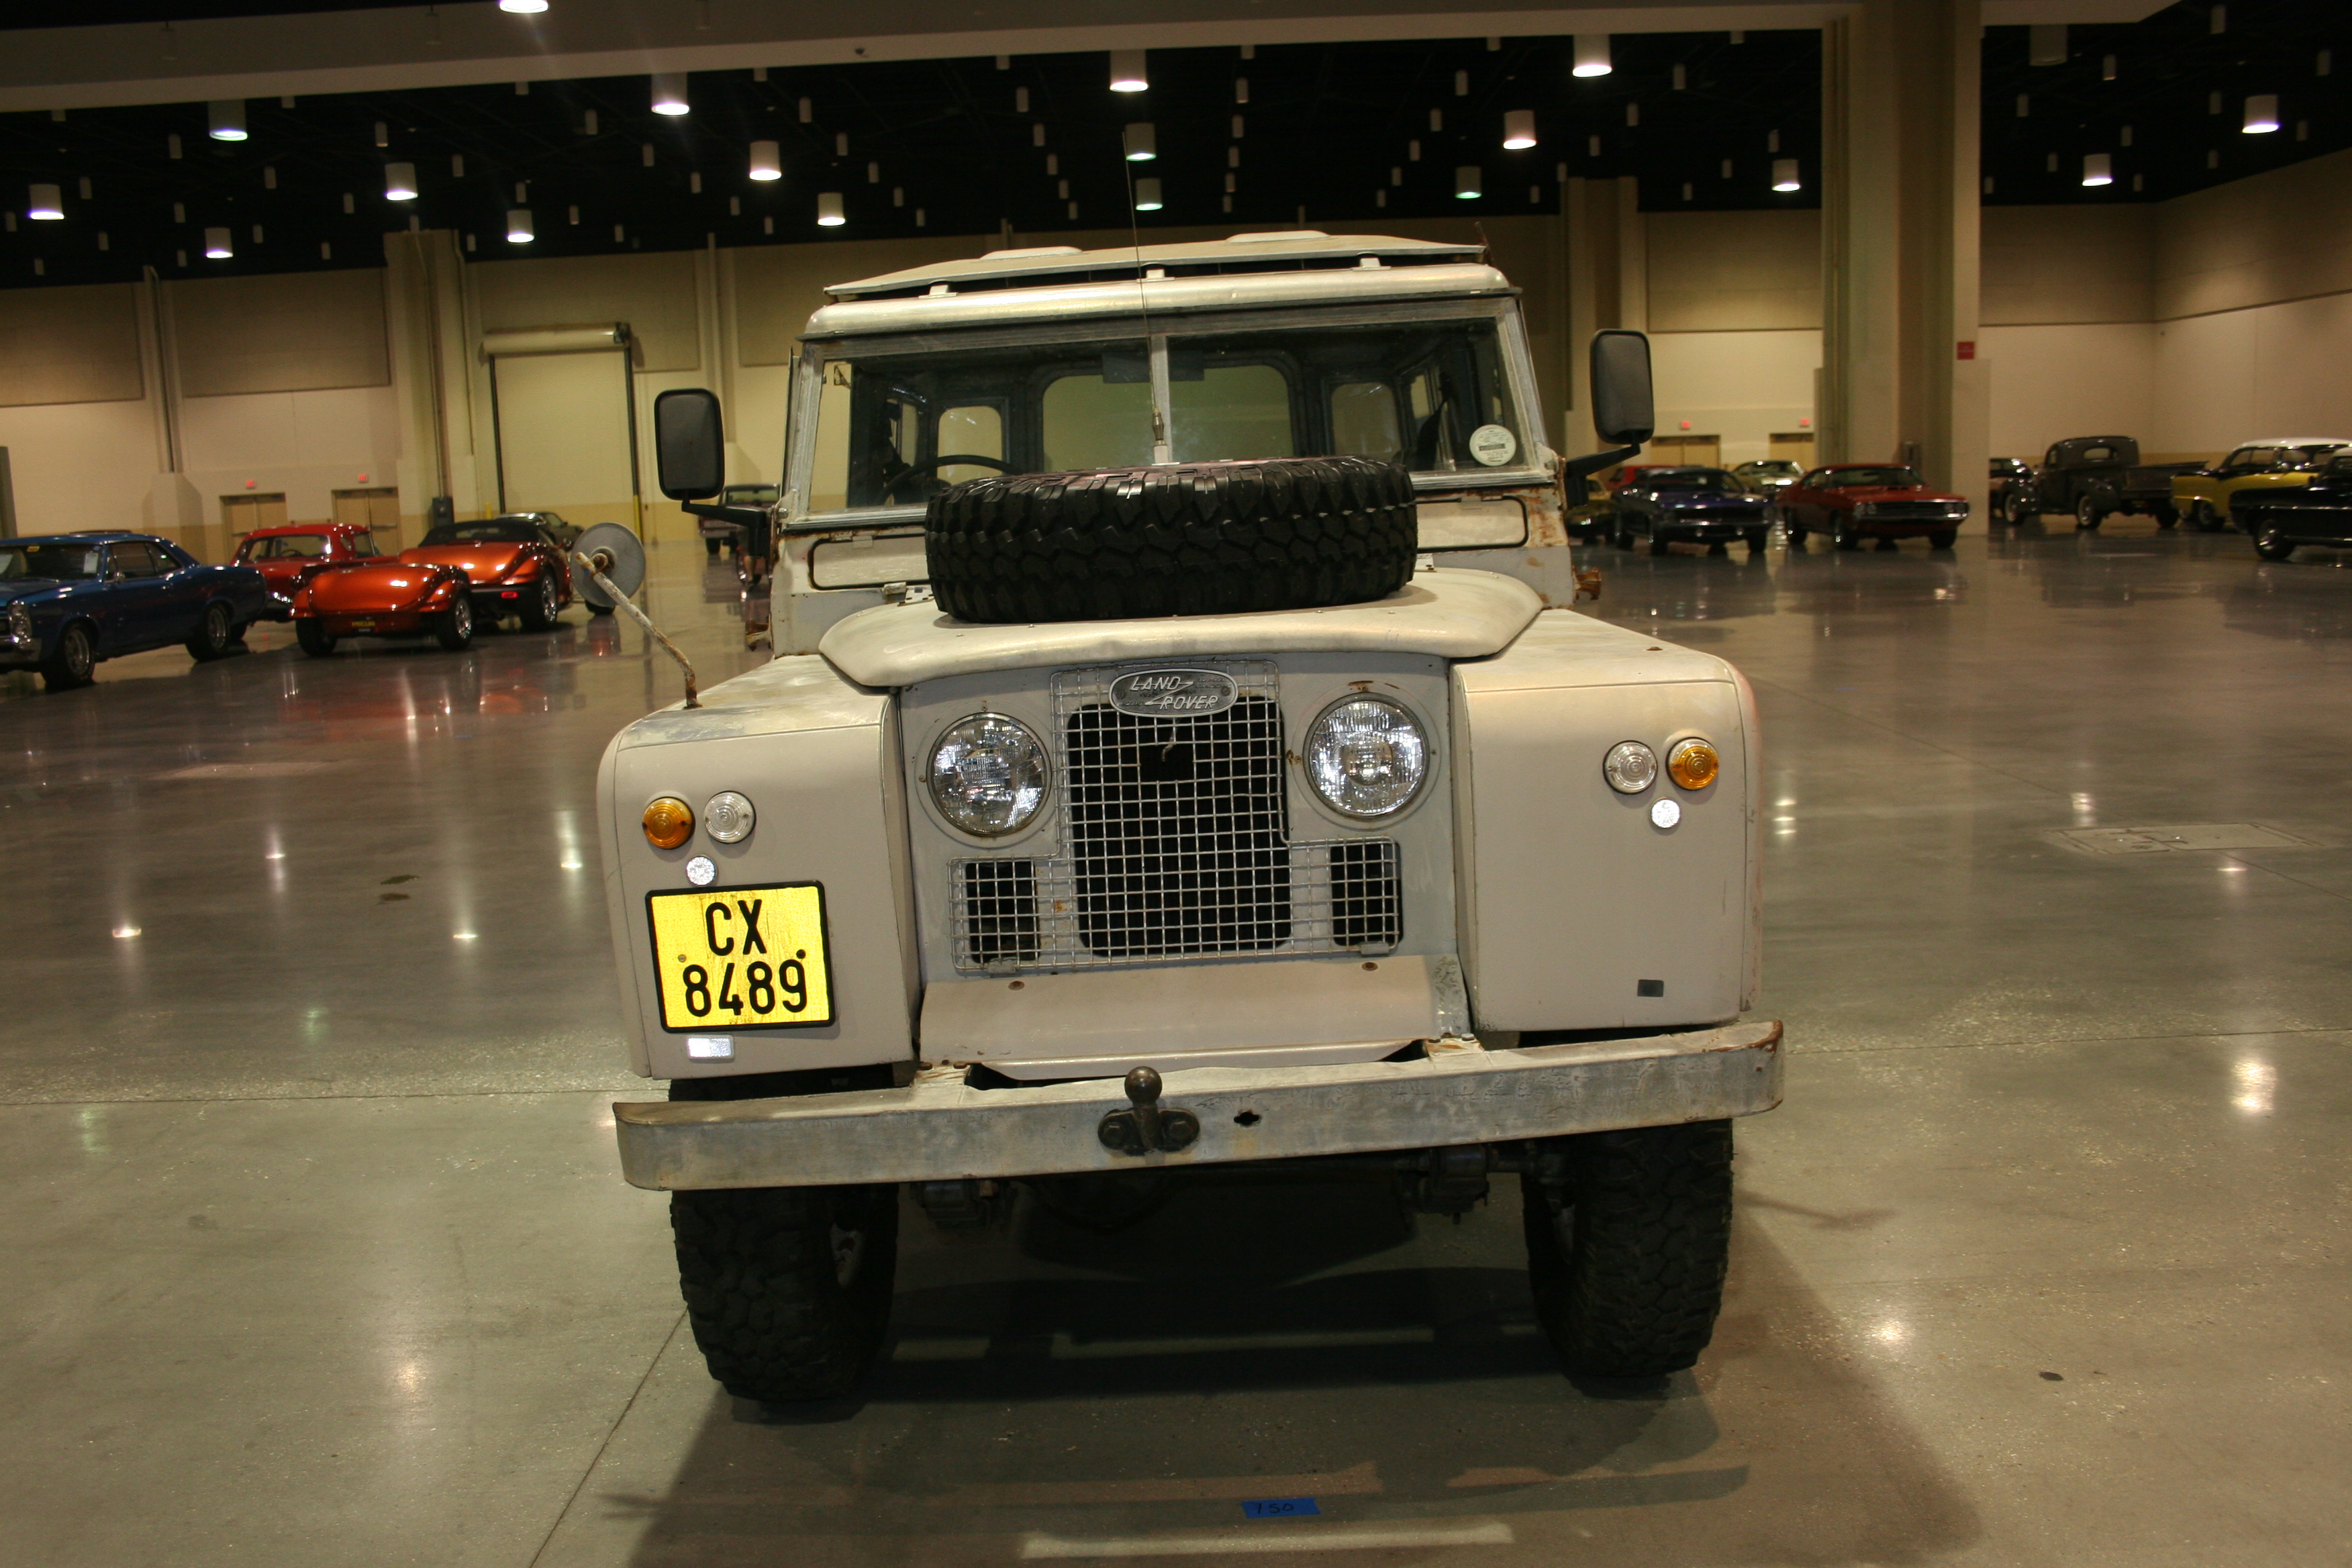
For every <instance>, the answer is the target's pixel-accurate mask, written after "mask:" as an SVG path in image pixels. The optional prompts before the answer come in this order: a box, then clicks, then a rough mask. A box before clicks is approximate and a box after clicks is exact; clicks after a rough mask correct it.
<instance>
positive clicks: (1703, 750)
mask: <svg viewBox="0 0 2352 1568" xmlns="http://www.w3.org/2000/svg"><path fill="white" fill-rule="evenodd" d="M1722 771H1723V759H1722V758H1721V757H1718V756H1717V755H1716V754H1715V747H1714V745H1713V744H1712V743H1711V742H1706V741H1702V740H1700V739H1699V738H1698V737H1697V736H1696V735H1694V736H1692V737H1691V738H1690V739H1689V740H1687V741H1676V742H1675V743H1674V745H1673V746H1672V747H1670V748H1669V749H1668V750H1667V752H1666V773H1667V776H1668V777H1670V778H1672V779H1673V780H1674V781H1675V783H1676V784H1680V785H1682V786H1683V788H1685V789H1705V788H1706V786H1707V785H1709V784H1713V783H1714V782H1715V775H1716V774H1717V773H1721V772H1722Z"/></svg>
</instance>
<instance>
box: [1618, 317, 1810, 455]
mask: <svg viewBox="0 0 2352 1568" xmlns="http://www.w3.org/2000/svg"><path fill="white" fill-rule="evenodd" d="M1650 358H1651V364H1652V366H1653V368H1654V372H1655V374H1656V377H1657V399H1658V433H1659V434H1660V435H1661V436H1717V437H1721V438H1722V442H1723V445H1722V447H1721V452H1722V458H1723V461H1724V462H1726V463H1732V464H1737V463H1746V462H1752V461H1755V460H1757V459H1759V458H1763V457H1765V456H1766V455H1767V453H1768V451H1769V447H1770V442H1769V437H1770V436H1771V435H1772V433H1773V432H1775V431H1782V430H1786V431H1797V430H1806V429H1810V428H1811V423H1810V421H1811V418H1812V415H1813V379H1814V376H1815V374H1816V373H1817V372H1818V371H1819V370H1820V368H1821V363H1822V334H1821V330H1820V329H1819V328H1812V329H1810V330H1800V331H1726V332H1657V333H1654V334H1653V335H1652V337H1651V339H1650ZM1685 422H1687V423H1688V424H1689V426H1690V428H1689V429H1687V430H1685V429H1684V428H1683V426H1684V424H1685Z"/></svg>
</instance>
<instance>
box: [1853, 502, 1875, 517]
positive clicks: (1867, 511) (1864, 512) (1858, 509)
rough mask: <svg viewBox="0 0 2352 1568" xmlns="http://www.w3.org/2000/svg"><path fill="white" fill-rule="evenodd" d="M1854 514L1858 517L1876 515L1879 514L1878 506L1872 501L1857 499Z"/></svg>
mask: <svg viewBox="0 0 2352 1568" xmlns="http://www.w3.org/2000/svg"><path fill="white" fill-rule="evenodd" d="M1853 515H1854V516H1856V517H1876V516H1877V515H1878V508H1877V506H1876V505H1875V504H1874V503H1873V502H1870V501H1866V500H1865V501H1856V502H1854V506H1853Z"/></svg>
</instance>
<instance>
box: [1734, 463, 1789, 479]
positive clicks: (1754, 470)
mask: <svg viewBox="0 0 2352 1568" xmlns="http://www.w3.org/2000/svg"><path fill="white" fill-rule="evenodd" d="M1739 471H1740V472H1741V473H1743V474H1761V475H1764V476H1766V477H1768V478H1769V477H1770V476H1773V475H1776V474H1793V473H1795V472H1796V471H1797V465H1796V464H1794V463H1784V462H1778V461H1775V462H1768V463H1745V464H1742V465H1741V466H1740V469H1739Z"/></svg>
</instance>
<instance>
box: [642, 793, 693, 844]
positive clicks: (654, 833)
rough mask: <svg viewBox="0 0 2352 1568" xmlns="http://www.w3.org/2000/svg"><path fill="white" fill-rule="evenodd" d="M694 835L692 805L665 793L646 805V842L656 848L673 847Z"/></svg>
mask: <svg viewBox="0 0 2352 1568" xmlns="http://www.w3.org/2000/svg"><path fill="white" fill-rule="evenodd" d="M693 835H694V807H692V806H690V805H687V804H686V802H684V801H682V800H680V799H678V798H677V796H676V795H664V796H662V797H661V798H660V799H659V800H657V801H656V802H654V803H653V804H652V805H649V806H647V807H646V843H648V844H650V845H652V846H653V847H655V848H656V849H675V848H677V847H678V846H679V845H681V844H683V843H685V842H686V841H687V840H688V838H690V837H693Z"/></svg>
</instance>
